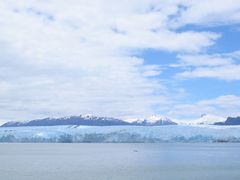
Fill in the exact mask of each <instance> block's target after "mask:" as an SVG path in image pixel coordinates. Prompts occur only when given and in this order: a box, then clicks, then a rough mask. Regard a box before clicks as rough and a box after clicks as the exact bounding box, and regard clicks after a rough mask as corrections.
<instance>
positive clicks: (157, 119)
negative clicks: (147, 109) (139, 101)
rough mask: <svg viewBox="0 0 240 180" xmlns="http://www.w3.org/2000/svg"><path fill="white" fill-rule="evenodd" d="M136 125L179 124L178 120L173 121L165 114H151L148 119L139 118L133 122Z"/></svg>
mask: <svg viewBox="0 0 240 180" xmlns="http://www.w3.org/2000/svg"><path fill="white" fill-rule="evenodd" d="M132 124H134V125H144V126H164V125H177V123H176V122H173V121H172V120H171V119H169V118H167V117H163V116H155V115H154V116H151V117H149V118H147V119H143V120H141V119H139V120H136V121H134V122H132Z"/></svg>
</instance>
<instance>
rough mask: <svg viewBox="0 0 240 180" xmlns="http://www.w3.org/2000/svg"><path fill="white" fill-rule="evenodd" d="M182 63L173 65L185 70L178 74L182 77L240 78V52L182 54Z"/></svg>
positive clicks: (231, 79) (228, 79)
mask: <svg viewBox="0 0 240 180" xmlns="http://www.w3.org/2000/svg"><path fill="white" fill-rule="evenodd" d="M179 59H180V63H179V64H177V65H173V67H183V68H185V70H184V71H183V72H180V73H178V74H177V77H178V78H179V77H181V78H217V79H221V80H226V81H233V80H240V64H239V59H240V53H239V51H236V52H232V53H228V54H213V55H201V54H200V55H199V54H197V55H181V56H179Z"/></svg>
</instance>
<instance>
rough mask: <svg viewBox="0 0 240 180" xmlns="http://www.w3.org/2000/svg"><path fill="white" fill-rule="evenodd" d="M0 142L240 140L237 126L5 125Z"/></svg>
mask: <svg viewBox="0 0 240 180" xmlns="http://www.w3.org/2000/svg"><path fill="white" fill-rule="evenodd" d="M0 142H57V143H81V142H112V143H119V142H132V143H134V142H157V143H158V142H240V126H210V125H207V126H186V125H177V126H154V127H150V126H147V127H144V126H143V127H141V126H110V127H109V126H108V127H96V126H48V127H46V126H45V127H8V128H0Z"/></svg>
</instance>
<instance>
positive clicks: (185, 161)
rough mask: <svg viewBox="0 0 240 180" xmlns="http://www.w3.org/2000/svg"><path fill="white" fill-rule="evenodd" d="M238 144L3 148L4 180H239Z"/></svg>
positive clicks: (0, 176) (0, 151)
mask: <svg viewBox="0 0 240 180" xmlns="http://www.w3.org/2000/svg"><path fill="white" fill-rule="evenodd" d="M239 152H240V144H238V143H235V144H234V143H159V144H150V143H143V144H141V143H135V144H134V143H129V144H128V143H123V144H120V143H119V144H113V143H99V144H97V143H89V144H84V143H79V144H61V143H59V144H57V143H56V144H52V143H49V144H48V143H46V144H44V143H35V144H34V143H29V144H24V143H19V144H17V143H12V144H11V143H6V144H5V143H2V144H0V179H1V180H55V179H56V180H212V179H217V180H238V179H240V153H239Z"/></svg>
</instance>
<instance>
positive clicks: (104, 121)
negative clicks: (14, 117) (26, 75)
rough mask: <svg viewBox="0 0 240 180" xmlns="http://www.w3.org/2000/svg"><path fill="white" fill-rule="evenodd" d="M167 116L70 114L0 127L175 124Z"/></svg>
mask: <svg viewBox="0 0 240 180" xmlns="http://www.w3.org/2000/svg"><path fill="white" fill-rule="evenodd" d="M175 124H176V123H174V122H172V121H171V120H170V119H168V118H160V117H156V116H152V117H150V118H149V119H148V120H143V121H141V120H138V121H134V122H127V121H124V120H120V119H116V118H109V117H97V116H91V115H86V116H83V115H80V116H70V117H63V118H45V119H37V120H30V121H23V122H18V121H15V122H14V121H11V122H7V123H5V124H3V125H2V126H1V127H21V126H58V125H79V126H80V125H85V126H124V125H131V126H162V125H175Z"/></svg>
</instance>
